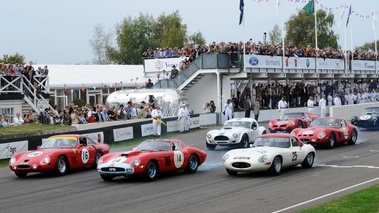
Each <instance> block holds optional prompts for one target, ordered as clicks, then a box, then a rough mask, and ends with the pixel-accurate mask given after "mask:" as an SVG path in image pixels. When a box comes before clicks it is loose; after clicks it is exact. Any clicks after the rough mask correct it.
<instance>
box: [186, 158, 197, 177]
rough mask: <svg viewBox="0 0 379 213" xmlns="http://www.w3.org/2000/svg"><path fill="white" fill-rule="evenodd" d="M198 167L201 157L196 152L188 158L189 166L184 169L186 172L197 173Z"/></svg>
mask: <svg viewBox="0 0 379 213" xmlns="http://www.w3.org/2000/svg"><path fill="white" fill-rule="evenodd" d="M197 168H199V159H198V157H197V156H196V155H195V154H192V155H191V156H190V157H189V158H188V164H187V167H186V168H185V169H184V172H186V173H189V174H190V173H195V172H196V171H197Z"/></svg>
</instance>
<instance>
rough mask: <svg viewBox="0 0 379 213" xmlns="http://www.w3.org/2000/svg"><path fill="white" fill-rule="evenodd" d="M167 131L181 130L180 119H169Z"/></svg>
mask: <svg viewBox="0 0 379 213" xmlns="http://www.w3.org/2000/svg"><path fill="white" fill-rule="evenodd" d="M166 124H167V132H176V131H179V130H180V121H179V120H174V121H167V122H166Z"/></svg>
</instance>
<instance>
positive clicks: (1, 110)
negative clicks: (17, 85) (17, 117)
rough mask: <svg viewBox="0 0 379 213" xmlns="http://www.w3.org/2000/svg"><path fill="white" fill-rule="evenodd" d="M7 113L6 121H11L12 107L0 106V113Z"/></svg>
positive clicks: (12, 115)
mask: <svg viewBox="0 0 379 213" xmlns="http://www.w3.org/2000/svg"><path fill="white" fill-rule="evenodd" d="M4 114H7V115H8V119H9V120H8V123H13V117H14V109H13V108H0V115H3V116H4Z"/></svg>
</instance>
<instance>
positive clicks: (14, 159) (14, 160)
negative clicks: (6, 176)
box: [9, 156, 16, 164]
mask: <svg viewBox="0 0 379 213" xmlns="http://www.w3.org/2000/svg"><path fill="white" fill-rule="evenodd" d="M14 162H16V158H15V157H13V156H12V157H11V159H10V160H9V164H14Z"/></svg>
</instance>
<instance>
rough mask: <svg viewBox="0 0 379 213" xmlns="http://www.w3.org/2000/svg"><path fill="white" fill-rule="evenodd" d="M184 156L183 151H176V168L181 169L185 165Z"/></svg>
mask: <svg viewBox="0 0 379 213" xmlns="http://www.w3.org/2000/svg"><path fill="white" fill-rule="evenodd" d="M183 161H184V154H183V152H181V151H174V164H175V167H176V168H180V167H181V166H182V165H183Z"/></svg>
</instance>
